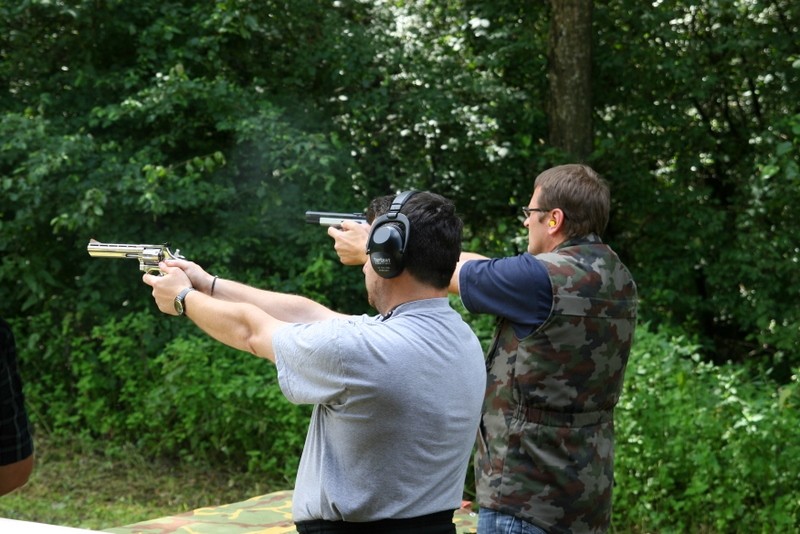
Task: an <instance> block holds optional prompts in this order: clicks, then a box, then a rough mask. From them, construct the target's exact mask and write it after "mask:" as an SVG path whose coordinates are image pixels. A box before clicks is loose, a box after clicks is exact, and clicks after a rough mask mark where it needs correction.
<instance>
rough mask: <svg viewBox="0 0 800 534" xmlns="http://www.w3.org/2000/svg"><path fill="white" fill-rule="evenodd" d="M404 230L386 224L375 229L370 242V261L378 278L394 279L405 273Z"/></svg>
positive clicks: (395, 225) (396, 225)
mask: <svg viewBox="0 0 800 534" xmlns="http://www.w3.org/2000/svg"><path fill="white" fill-rule="evenodd" d="M402 230H403V229H402V228H401V227H400V225H398V224H396V223H385V224H383V225H381V226H379V227H377V228H376V229H375V231H374V232H373V234H372V237H371V240H370V247H369V261H370V263H371V265H372V269H373V270H374V271H375V273H377V274H378V276H381V277H383V278H394V277H395V276H397V275H399V274H400V273H401V272H402V271H403V252H404V248H405V247H404V243H403V241H404V239H403V231H402Z"/></svg>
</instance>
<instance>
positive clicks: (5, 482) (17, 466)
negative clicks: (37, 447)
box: [0, 454, 33, 495]
mask: <svg viewBox="0 0 800 534" xmlns="http://www.w3.org/2000/svg"><path fill="white" fill-rule="evenodd" d="M32 472H33V455H32V454H31V455H30V456H28V457H27V458H25V459H23V460H20V461H19V462H14V463H13V464H8V465H4V466H0V495H5V494H6V493H11V492H12V491H14V490H15V489H18V488H21V487H22V486H24V485H25V484H27V483H28V479H30V476H31V473H32Z"/></svg>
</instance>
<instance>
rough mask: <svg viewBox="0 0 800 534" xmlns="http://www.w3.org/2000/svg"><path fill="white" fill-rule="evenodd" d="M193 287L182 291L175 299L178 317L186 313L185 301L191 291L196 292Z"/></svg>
mask: <svg viewBox="0 0 800 534" xmlns="http://www.w3.org/2000/svg"><path fill="white" fill-rule="evenodd" d="M194 290H195V289H194V288H193V287H187V288H186V289H184V290H182V291H181V292H180V293H178V296H177V297H175V311H176V312H178V315H183V314H184V313H186V306H184V305H183V299H185V298H186V295H188V294H189V293H190V292H191V291H194Z"/></svg>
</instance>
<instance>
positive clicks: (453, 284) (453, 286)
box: [447, 252, 488, 295]
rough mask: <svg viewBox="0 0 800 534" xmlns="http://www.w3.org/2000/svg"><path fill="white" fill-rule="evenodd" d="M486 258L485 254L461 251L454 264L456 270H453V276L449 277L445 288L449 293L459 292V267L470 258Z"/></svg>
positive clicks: (470, 259) (458, 293) (457, 293)
mask: <svg viewBox="0 0 800 534" xmlns="http://www.w3.org/2000/svg"><path fill="white" fill-rule="evenodd" d="M486 259H488V258H487V257H486V256H482V255H481V254H476V253H474V252H462V253H461V256H459V258H458V263H457V264H456V270H455V271H453V276H452V277H451V278H450V286H449V287H448V288H447V290H448V291H449V292H450V293H455V294H456V295H460V294H461V288H460V287H459V281H458V278H459V275H460V274H461V267H462V266H463V265H464V264H465V263H466V262H468V261H472V260H486Z"/></svg>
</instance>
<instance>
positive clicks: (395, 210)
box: [367, 191, 417, 278]
mask: <svg viewBox="0 0 800 534" xmlns="http://www.w3.org/2000/svg"><path fill="white" fill-rule="evenodd" d="M415 194H417V191H405V192H403V193H400V194H399V195H397V196H396V197H395V198H394V201H393V202H392V206H391V207H390V208H389V211H387V212H386V213H385V214H383V215H381V216H380V217H378V218H377V219H375V221H374V222H373V223H372V228H371V230H370V232H369V239H368V240H367V255H368V256H369V262H370V264H371V265H372V269H373V270H374V271H375V272H376V273H377V274H378V276H380V277H382V278H394V277H395V276H397V275H399V274H400V273H401V272H403V268H404V267H405V259H404V258H403V256H404V255H405V252H406V245H408V236H409V234H410V232H411V223H409V222H408V218H407V217H406V216H405V215H403V214H402V213H400V210H401V209H402V207H403V204H405V203H406V201H407V200H408V199H409V198H411V197H412V196H413V195H415Z"/></svg>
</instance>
